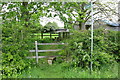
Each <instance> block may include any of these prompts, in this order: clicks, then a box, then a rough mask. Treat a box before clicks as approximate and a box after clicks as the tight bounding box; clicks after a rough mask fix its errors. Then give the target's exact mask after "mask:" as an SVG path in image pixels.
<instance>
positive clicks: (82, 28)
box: [79, 22, 86, 30]
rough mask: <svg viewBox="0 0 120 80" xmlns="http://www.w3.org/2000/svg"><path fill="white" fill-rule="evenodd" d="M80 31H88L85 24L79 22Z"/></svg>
mask: <svg viewBox="0 0 120 80" xmlns="http://www.w3.org/2000/svg"><path fill="white" fill-rule="evenodd" d="M79 29H80V30H86V28H85V23H84V22H79Z"/></svg>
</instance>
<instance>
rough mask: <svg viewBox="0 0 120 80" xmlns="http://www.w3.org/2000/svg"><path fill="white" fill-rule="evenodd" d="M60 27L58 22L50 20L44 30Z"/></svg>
mask: <svg viewBox="0 0 120 80" xmlns="http://www.w3.org/2000/svg"><path fill="white" fill-rule="evenodd" d="M57 28H59V27H58V25H57V23H56V22H48V23H47V24H46V25H45V26H44V28H43V30H44V32H49V31H54V30H55V29H57Z"/></svg>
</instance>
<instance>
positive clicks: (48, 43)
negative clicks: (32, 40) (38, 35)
mask: <svg viewBox="0 0 120 80" xmlns="http://www.w3.org/2000/svg"><path fill="white" fill-rule="evenodd" d="M66 44H67V43H38V44H37V45H66Z"/></svg>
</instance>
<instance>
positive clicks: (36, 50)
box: [35, 41, 38, 63]
mask: <svg viewBox="0 0 120 80" xmlns="http://www.w3.org/2000/svg"><path fill="white" fill-rule="evenodd" d="M35 52H36V62H37V63H38V47H37V41H35Z"/></svg>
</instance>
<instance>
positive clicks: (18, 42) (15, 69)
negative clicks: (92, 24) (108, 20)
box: [0, 2, 120, 78]
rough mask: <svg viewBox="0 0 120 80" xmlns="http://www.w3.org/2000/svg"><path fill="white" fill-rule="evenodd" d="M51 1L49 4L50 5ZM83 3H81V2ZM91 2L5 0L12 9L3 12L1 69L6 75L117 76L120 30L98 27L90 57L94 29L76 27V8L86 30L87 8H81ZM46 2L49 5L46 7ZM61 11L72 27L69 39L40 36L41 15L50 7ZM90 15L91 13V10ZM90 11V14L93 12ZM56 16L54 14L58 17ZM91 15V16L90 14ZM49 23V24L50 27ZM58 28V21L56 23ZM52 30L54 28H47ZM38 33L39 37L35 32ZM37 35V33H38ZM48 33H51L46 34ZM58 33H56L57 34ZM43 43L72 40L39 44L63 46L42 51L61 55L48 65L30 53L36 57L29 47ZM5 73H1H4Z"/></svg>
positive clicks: (31, 76)
mask: <svg viewBox="0 0 120 80" xmlns="http://www.w3.org/2000/svg"><path fill="white" fill-rule="evenodd" d="M46 4H47V5H46ZM78 4H79V5H80V6H79V5H78ZM85 4H87V3H85V2H83V3H82V2H80V3H76V2H73V3H62V2H60V3H57V2H53V3H52V2H51V3H50V4H48V3H43V2H36V3H34V2H19V3H17V2H13V3H12V2H11V3H6V2H4V3H2V8H3V9H4V8H5V7H4V6H6V5H7V6H6V7H7V8H6V9H9V10H7V11H3V12H2V14H1V15H2V18H3V21H2V25H3V27H2V69H1V66H0V71H1V73H2V77H3V78H23V77H25V78H117V77H118V75H117V73H118V68H117V66H118V62H119V60H120V50H119V49H120V44H119V39H118V38H119V37H120V32H115V31H109V30H104V29H97V30H94V51H93V53H92V55H93V57H92V59H91V58H90V48H91V46H90V42H91V37H90V34H91V33H90V31H89V30H78V31H76V30H73V25H74V24H73V23H71V22H72V21H74V20H73V19H71V17H72V16H73V15H74V14H72V11H76V12H77V13H78V14H76V16H75V19H76V20H77V21H78V22H79V27H80V29H84V28H83V26H82V24H83V23H84V22H85V21H87V20H84V18H85V17H86V14H87V12H89V11H88V10H89V9H87V10H83V9H79V7H82V8H83V7H84V5H85ZM45 5H46V6H45ZM51 7H52V8H54V9H53V10H55V11H57V12H58V14H56V15H59V17H60V19H61V20H62V21H63V22H64V23H65V27H64V28H69V29H70V36H69V38H64V39H60V40H61V41H59V40H57V39H55V37H58V36H54V37H52V38H51V39H50V38H49V37H46V36H45V37H44V38H43V39H41V38H40V35H41V34H40V32H42V30H43V29H44V28H45V27H43V26H42V25H41V24H40V22H39V18H40V17H43V16H47V17H52V15H48V14H47V12H48V13H49V12H50V10H49V8H51ZM62 14H67V15H68V16H69V18H68V19H67V18H65V17H64V16H63V15H62ZM89 14H90V13H89ZM89 14H88V15H89ZM56 15H54V17H55V16H56ZM87 17H89V16H87ZM49 25H50V24H49ZM49 25H48V26H49ZM54 25H55V27H56V24H55V23H54ZM47 29H49V30H50V27H47ZM55 29H56V28H55ZM34 33H36V34H37V35H39V36H38V37H37V36H35V37H34V36H33V35H32V34H34ZM36 34H35V35H36ZM45 34H48V33H45ZM54 35H56V34H54ZM35 41H38V42H39V43H53V42H55V43H59V42H62V43H63V42H64V43H68V45H65V46H60V45H57V46H53V45H52V46H39V47H38V48H39V49H40V50H42V49H58V48H61V49H63V50H62V51H59V52H55V53H53V52H51V53H50V52H49V53H41V54H39V56H41V55H61V56H62V57H57V58H56V60H54V64H53V65H48V64H47V59H40V60H39V63H38V64H36V63H35V59H27V58H26V57H27V56H33V55H35V53H30V52H29V50H31V49H35V45H34V42H35ZM91 61H92V62H93V72H92V74H90V73H89V72H90V71H89V67H90V62H91ZM0 75H1V74H0Z"/></svg>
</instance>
